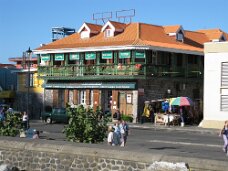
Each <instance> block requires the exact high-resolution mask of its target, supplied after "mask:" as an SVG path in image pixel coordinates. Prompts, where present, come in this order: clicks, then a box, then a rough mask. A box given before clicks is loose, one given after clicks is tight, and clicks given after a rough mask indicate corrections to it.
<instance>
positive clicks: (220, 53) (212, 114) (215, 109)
mask: <svg viewBox="0 0 228 171" xmlns="http://www.w3.org/2000/svg"><path fill="white" fill-rule="evenodd" d="M213 45H216V48H214V46H213ZM218 46H221V48H222V49H223V50H221V49H218ZM224 48H225V49H226V50H225V51H224ZM222 62H228V42H227V44H225V46H224V43H221V44H220V43H208V44H207V43H206V44H205V60H204V120H214V121H224V120H228V111H221V110H220V96H221V95H222V94H221V93H222V89H221V88H222V87H221V63H222ZM224 90H226V91H227V90H228V87H227V88H224V89H223V92H224Z"/></svg>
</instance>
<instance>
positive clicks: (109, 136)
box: [107, 126, 114, 145]
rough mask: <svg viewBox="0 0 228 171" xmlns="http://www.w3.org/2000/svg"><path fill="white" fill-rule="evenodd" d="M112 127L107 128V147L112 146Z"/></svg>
mask: <svg viewBox="0 0 228 171" xmlns="http://www.w3.org/2000/svg"><path fill="white" fill-rule="evenodd" d="M113 131H114V130H113V127H112V126H109V127H108V138H107V141H108V145H113Z"/></svg>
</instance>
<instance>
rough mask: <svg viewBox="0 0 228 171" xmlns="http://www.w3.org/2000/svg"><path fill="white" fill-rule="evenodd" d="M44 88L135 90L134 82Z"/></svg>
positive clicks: (53, 85)
mask: <svg viewBox="0 0 228 171" xmlns="http://www.w3.org/2000/svg"><path fill="white" fill-rule="evenodd" d="M43 87H44V88H61V89H62V88H63V89H65V88H77V89H86V88H89V89H135V88H136V83H135V82H126V83H125V82H124V83H122V82H111V83H110V82H109V83H105V82H94V83H46V84H45V85H43Z"/></svg>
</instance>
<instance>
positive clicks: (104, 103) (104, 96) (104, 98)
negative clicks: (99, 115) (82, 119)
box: [101, 90, 112, 113]
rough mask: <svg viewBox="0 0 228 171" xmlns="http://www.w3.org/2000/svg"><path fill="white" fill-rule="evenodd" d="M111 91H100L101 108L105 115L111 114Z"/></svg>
mask: <svg viewBox="0 0 228 171" xmlns="http://www.w3.org/2000/svg"><path fill="white" fill-rule="evenodd" d="M111 106H112V90H102V91H101V107H102V109H103V111H104V112H105V113H107V112H111Z"/></svg>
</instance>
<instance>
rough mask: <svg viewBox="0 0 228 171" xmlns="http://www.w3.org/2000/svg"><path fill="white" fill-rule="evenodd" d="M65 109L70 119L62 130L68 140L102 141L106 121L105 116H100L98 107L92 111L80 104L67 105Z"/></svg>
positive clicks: (105, 129) (104, 134)
mask: <svg viewBox="0 0 228 171" xmlns="http://www.w3.org/2000/svg"><path fill="white" fill-rule="evenodd" d="M66 110H67V114H68V116H69V118H70V119H69V124H68V125H67V126H65V127H64V130H63V132H64V133H65V134H66V137H67V140H68V141H72V142H84V143H98V142H103V141H104V138H105V137H106V131H107V122H108V121H107V118H106V117H102V116H103V113H102V112H101V109H100V108H97V110H96V111H95V112H94V111H93V109H91V108H89V109H85V108H84V107H83V106H82V105H81V106H78V107H76V108H70V106H69V105H67V108H66Z"/></svg>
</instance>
